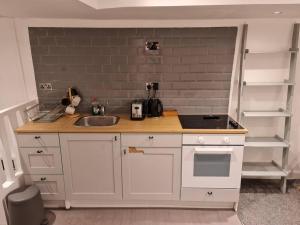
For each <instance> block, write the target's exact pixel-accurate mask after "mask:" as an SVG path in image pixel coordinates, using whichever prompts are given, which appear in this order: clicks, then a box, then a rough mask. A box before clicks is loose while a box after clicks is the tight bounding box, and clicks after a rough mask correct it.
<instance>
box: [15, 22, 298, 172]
mask: <svg viewBox="0 0 300 225" xmlns="http://www.w3.org/2000/svg"><path fill="white" fill-rule="evenodd" d="M295 22H298V23H299V22H300V19H281V20H279V19H247V20H241V19H240V20H163V21H155V20H144V21H143V20H139V21H137V20H126V21H120V20H105V21H97V20H72V19H16V30H17V36H18V40H19V46H20V53H21V58H22V64H23V68H24V75H25V82H26V85H27V87H28V89H29V96H30V98H34V97H36V90H35V83H34V71H33V66H32V59H31V52H30V45H29V38H28V32H27V28H28V27H29V26H33V27H211V26H214V27H216V26H238V27H239V28H241V27H242V25H243V24H245V23H247V24H249V32H248V41H247V48H249V49H253V50H257V51H260V50H262V51H267V50H270V51H273V50H282V49H288V48H289V47H290V41H291V35H292V26H293V24H294V23H295ZM238 38H239V39H240V38H241V29H239V33H238ZM239 39H238V40H237V48H238V47H239V45H240V40H239ZM237 59H238V51H236V56H235V63H237V62H238V60H237ZM269 61H271V63H269V64H268V59H266V58H259V59H249V65H247V67H248V70H247V73H246V75H245V78H246V79H248V80H257V79H259V80H264V79H268V80H273V81H276V80H280V79H283V78H284V77H285V76H286V75H287V67H288V61H287V57H286V56H284V57H275V58H273V59H271V60H269ZM266 64H268V65H266ZM257 65H258V70H257V69H255V67H256V66H257ZM237 66H238V65H235V67H234V70H233V74H234V75H237V74H238V72H239V70H238V67H237ZM268 67H271V68H273V69H272V70H270V69H269V68H268ZM285 67H286V68H285ZM299 71H300V63H298V70H297V76H296V80H297V81H298V82H297V85H296V88H295V98H294V103H295V104H294V108H293V114H294V117H293V126H292V135H291V142H292V148H291V149H292V151H291V156H290V164H289V165H290V168H291V169H293V170H294V171H295V172H299V174H300V131H298V129H297V128H298V127H299V124H300V114H299V111H300V103H299V102H300V101H299V100H300V73H299ZM232 85H233V87H232V93H231V95H232V96H231V102H230V108H229V113H230V114H231V115H233V116H234V114H235V110H236V97H237V93H236V85H237V81H236V77H235V79H233V80H232ZM284 93H285V91H284V89H280V88H279V89H278V88H267V89H261V90H260V91H257V90H254V89H251V88H250V89H249V90H248V92H247V93H246V96H245V107H246V108H247V109H277V108H278V107H279V106H284V102H285V94H284ZM263 122H264V123H266V126H263V125H262V124H263ZM245 125H246V126H247V127H249V129H250V135H252V132H253V130H256V131H259V133H260V134H261V135H263V134H264V133H266V134H268V129H269V130H272V131H273V130H276V131H277V130H278V132H279V130H281V129H280V128H279V126H280V124H278V123H277V122H276V121H275V120H269V121H261V120H260V121H258V122H256V121H254V120H252V121H250V123H249V122H248V123H247V122H245ZM266 128H268V129H266ZM279 133H280V132H279ZM298 147H299V148H298ZM258 152H259V151H255V150H254V151H251V152H250V151H248V152H246V154H245V155H246V157H245V159H246V160H247V161H252V160H268V159H271V158H272V157H275V158H277V159H280V154H279V153H280V151H278V150H277V151H269V152H266V153H265V154H258Z"/></svg>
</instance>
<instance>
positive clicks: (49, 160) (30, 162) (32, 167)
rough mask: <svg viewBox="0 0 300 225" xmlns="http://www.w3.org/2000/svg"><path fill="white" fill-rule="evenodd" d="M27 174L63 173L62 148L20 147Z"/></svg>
mask: <svg viewBox="0 0 300 225" xmlns="http://www.w3.org/2000/svg"><path fill="white" fill-rule="evenodd" d="M20 154H21V161H22V167H23V170H24V172H25V174H62V163H61V154H60V148H51V147H43V148H20Z"/></svg>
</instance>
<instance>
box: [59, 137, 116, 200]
mask: <svg viewBox="0 0 300 225" xmlns="http://www.w3.org/2000/svg"><path fill="white" fill-rule="evenodd" d="M60 141H61V152H62V161H63V167H64V178H65V187H66V199H67V200H68V201H71V204H72V202H81V203H87V204H88V203H100V202H101V201H103V200H120V199H122V184H121V149H120V135H119V134H96V133H94V134H93V133H91V134H74V133H71V134H60Z"/></svg>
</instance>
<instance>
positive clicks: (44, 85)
mask: <svg viewBox="0 0 300 225" xmlns="http://www.w3.org/2000/svg"><path fill="white" fill-rule="evenodd" d="M39 87H40V90H44V91H52V84H51V83H39Z"/></svg>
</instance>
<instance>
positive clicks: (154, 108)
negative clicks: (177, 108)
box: [148, 98, 164, 117]
mask: <svg viewBox="0 0 300 225" xmlns="http://www.w3.org/2000/svg"><path fill="white" fill-rule="evenodd" d="M163 110H164V109H163V104H162V102H161V100H160V99H159V98H150V99H149V100H148V117H159V116H161V115H162V114H163Z"/></svg>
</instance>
